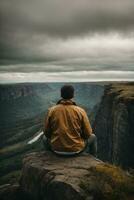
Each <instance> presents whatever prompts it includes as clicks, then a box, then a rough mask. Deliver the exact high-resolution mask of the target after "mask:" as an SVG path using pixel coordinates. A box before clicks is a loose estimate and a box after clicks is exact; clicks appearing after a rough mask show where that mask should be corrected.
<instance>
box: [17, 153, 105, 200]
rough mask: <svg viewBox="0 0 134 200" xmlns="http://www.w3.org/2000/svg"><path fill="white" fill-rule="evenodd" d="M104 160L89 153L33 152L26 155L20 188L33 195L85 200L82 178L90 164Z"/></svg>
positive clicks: (49, 198) (36, 196)
mask: <svg viewBox="0 0 134 200" xmlns="http://www.w3.org/2000/svg"><path fill="white" fill-rule="evenodd" d="M100 163H102V162H101V161H97V160H96V159H95V158H94V157H92V156H89V155H81V156H75V157H61V156H57V155H55V154H53V153H51V152H47V153H45V152H42V153H31V154H29V155H27V156H26V157H25V159H24V163H23V170H22V178H21V182H20V185H21V188H22V189H23V191H24V192H25V193H27V194H29V195H31V197H33V198H34V199H47V200H63V199H64V200H74V199H75V200H82V199H85V198H84V193H83V190H82V188H81V187H80V184H81V181H82V180H83V179H85V177H86V176H87V175H88V174H89V170H90V168H91V167H95V166H96V165H98V164H100Z"/></svg>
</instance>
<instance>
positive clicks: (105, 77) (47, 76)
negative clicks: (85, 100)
mask: <svg viewBox="0 0 134 200" xmlns="http://www.w3.org/2000/svg"><path fill="white" fill-rule="evenodd" d="M96 81H134V72H130V71H127V72H124V71H118V72H115V71H101V72H100V71H90V72H89V71H77V72H59V73H57V72H52V73H50V72H36V73H35V72H31V73H18V72H17V73H1V74H0V83H14V82H96Z"/></svg>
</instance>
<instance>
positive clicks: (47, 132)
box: [43, 109, 51, 138]
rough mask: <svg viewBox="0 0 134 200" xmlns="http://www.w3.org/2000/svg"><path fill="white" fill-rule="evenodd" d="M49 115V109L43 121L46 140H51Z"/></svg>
mask: <svg viewBox="0 0 134 200" xmlns="http://www.w3.org/2000/svg"><path fill="white" fill-rule="evenodd" d="M50 113H51V111H50V109H49V110H48V112H47V114H46V116H45V120H44V129H43V132H44V134H45V136H46V137H47V138H51V125H50Z"/></svg>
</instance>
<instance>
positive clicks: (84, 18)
mask: <svg viewBox="0 0 134 200" xmlns="http://www.w3.org/2000/svg"><path fill="white" fill-rule="evenodd" d="M133 12H134V1H133V0H127V1H126V0H113V1H111V0H101V1H100V0H94V1H92V0H77V1H72V0H54V1H53V0H23V1H22V0H12V1H11V0H2V1H0V19H1V20H0V27H1V31H0V72H1V73H2V76H3V74H4V73H7V72H9V73H11V72H14V73H15V72H16V73H17V72H18V73H24V74H25V75H26V74H28V73H30V72H38V73H40V72H44V73H49V72H51V75H52V72H53V73H58V72H61V73H62V72H63V73H70V74H71V72H75V71H76V72H78V71H87V72H88V71H95V70H96V71H106V70H108V71H111V70H112V71H117V70H118V71H133V70H134V67H133V66H134V14H133ZM76 74H77V73H76ZM77 75H78V74H77ZM83 77H84V75H83ZM59 78H60V77H59Z"/></svg>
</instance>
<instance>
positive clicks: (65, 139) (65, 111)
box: [44, 99, 92, 152]
mask: <svg viewBox="0 0 134 200" xmlns="http://www.w3.org/2000/svg"><path fill="white" fill-rule="evenodd" d="M44 134H45V135H46V137H47V138H50V141H51V147H52V149H53V150H54V151H60V152H78V151H81V150H82V149H83V148H84V146H85V143H84V140H85V139H87V138H88V137H89V136H90V135H91V134H92V128H91V125H90V122H89V120H88V117H87V114H86V112H85V111H84V110H83V109H82V108H80V107H79V106H77V105H76V104H75V102H73V101H72V100H64V99H61V100H60V101H59V102H58V103H57V105H55V106H53V107H51V108H50V109H49V110H48V113H47V115H46V118H45V125H44Z"/></svg>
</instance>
